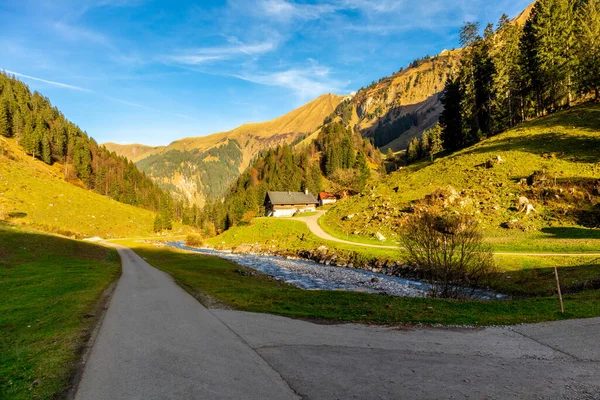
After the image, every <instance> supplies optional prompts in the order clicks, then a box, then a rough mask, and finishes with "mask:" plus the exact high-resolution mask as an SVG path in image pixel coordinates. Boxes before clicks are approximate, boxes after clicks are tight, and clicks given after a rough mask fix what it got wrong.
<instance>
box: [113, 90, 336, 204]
mask: <svg viewBox="0 0 600 400" xmlns="http://www.w3.org/2000/svg"><path fill="white" fill-rule="evenodd" d="M343 99H344V97H343V96H336V95H333V94H327V95H323V96H320V97H319V98H317V99H315V100H313V101H311V102H309V103H307V104H305V105H304V106H302V107H300V108H298V109H296V110H294V111H292V112H290V113H288V114H286V115H284V116H281V117H279V118H276V119H274V120H271V121H268V122H262V123H252V124H245V125H242V126H240V127H239V128H236V129H234V130H232V131H228V132H221V133H216V134H214V135H209V136H203V137H194V138H185V139H181V140H178V141H175V142H173V143H171V144H170V145H168V146H166V147H164V148H158V149H153V150H150V148H148V147H147V146H141V145H129V146H114V145H109V146H108V147H109V148H110V149H111V150H113V151H115V152H117V154H121V155H124V156H126V157H128V158H130V159H131V160H133V161H135V162H136V164H137V165H138V167H139V168H140V169H142V170H143V171H145V172H146V173H147V174H148V175H149V176H150V177H151V178H153V179H154V180H155V182H158V183H159V184H160V185H161V186H162V187H164V188H167V189H169V190H171V191H172V192H173V193H175V194H176V195H178V196H179V197H181V198H185V199H187V200H189V201H190V202H194V203H197V204H200V205H201V204H203V203H204V201H205V200H206V199H207V198H214V197H217V196H220V195H222V194H223V193H225V191H226V190H227V189H229V187H230V185H231V184H232V183H233V181H234V180H235V179H236V178H237V177H238V176H239V175H240V174H241V173H242V172H243V171H244V170H245V169H246V168H247V167H248V165H250V162H251V161H252V159H254V158H255V157H256V156H257V155H258V154H259V153H260V152H261V151H262V150H265V149H268V148H272V147H275V146H277V145H281V144H292V143H294V142H296V141H299V140H301V139H302V138H303V137H305V136H308V135H310V134H312V133H313V132H315V131H316V130H318V129H319V127H320V126H321V125H322V124H323V120H324V119H325V118H326V117H327V116H328V115H330V114H331V113H332V112H333V111H334V110H335V109H336V107H337V106H338V104H340V102H341V101H342V100H343ZM144 151H145V152H146V153H145V154H143V155H141V154H142V152H144ZM134 157H135V158H134Z"/></svg>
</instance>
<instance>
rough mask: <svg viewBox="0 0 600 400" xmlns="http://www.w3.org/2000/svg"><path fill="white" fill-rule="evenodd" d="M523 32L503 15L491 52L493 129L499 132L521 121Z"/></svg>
mask: <svg viewBox="0 0 600 400" xmlns="http://www.w3.org/2000/svg"><path fill="white" fill-rule="evenodd" d="M521 35H522V29H521V27H520V26H518V25H517V24H513V23H511V21H510V20H509V18H508V16H507V15H506V14H504V15H502V17H501V18H500V21H499V22H498V29H497V31H496V35H495V40H494V42H495V44H494V46H493V47H492V48H491V53H490V58H491V60H492V63H493V64H494V73H493V75H492V93H493V94H492V103H491V114H492V131H493V132H495V133H497V132H502V131H504V130H506V129H508V128H511V127H513V126H514V125H515V124H516V123H517V122H519V121H520V117H519V116H520V114H521V113H520V102H519V88H520V86H521V82H522V79H521V70H520V63H519V61H520V57H521V51H520V47H519V43H520V40H521Z"/></svg>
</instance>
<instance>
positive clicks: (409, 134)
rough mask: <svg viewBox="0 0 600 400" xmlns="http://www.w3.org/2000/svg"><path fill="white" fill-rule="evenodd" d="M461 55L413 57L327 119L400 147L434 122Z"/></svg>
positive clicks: (378, 142) (380, 143) (377, 141)
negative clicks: (409, 61)
mask: <svg viewBox="0 0 600 400" xmlns="http://www.w3.org/2000/svg"><path fill="white" fill-rule="evenodd" d="M460 56H461V51H460V50H452V51H444V52H442V53H441V54H440V55H438V56H434V57H429V56H427V57H425V58H423V59H419V60H415V61H413V62H412V63H411V65H410V66H409V67H408V68H407V69H403V70H401V71H399V72H397V73H395V74H393V75H392V76H391V77H387V78H383V79H381V80H380V81H379V82H373V83H372V84H371V85H370V86H369V87H367V88H364V89H361V90H359V91H358V93H357V94H356V95H355V96H354V97H353V98H352V99H349V100H346V101H345V102H344V103H342V104H341V105H340V107H338V109H337V110H336V112H335V113H334V114H333V115H331V116H330V118H329V119H330V120H340V121H342V122H343V123H346V124H350V125H351V126H353V127H356V128H357V129H358V130H359V131H360V132H361V133H362V135H363V136H364V137H368V138H372V139H373V142H374V143H375V145H376V146H377V147H379V148H382V149H384V150H385V149H386V148H388V147H390V148H392V149H393V150H400V149H403V148H405V147H406V145H407V144H408V142H409V141H410V139H412V138H413V137H415V136H418V135H420V134H421V133H422V132H423V131H424V130H426V129H427V128H430V127H431V126H433V125H435V124H436V123H437V121H438V118H439V115H440V113H441V111H442V104H441V103H440V94H441V92H442V91H443V90H444V86H445V85H446V81H447V80H448V77H449V76H450V75H451V74H452V73H453V72H455V71H456V70H457V68H458V65H459V63H460Z"/></svg>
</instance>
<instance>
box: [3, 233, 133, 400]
mask: <svg viewBox="0 0 600 400" xmlns="http://www.w3.org/2000/svg"><path fill="white" fill-rule="evenodd" d="M120 268H121V263H120V259H119V256H118V254H117V252H116V251H115V250H112V249H107V248H104V247H101V246H97V245H93V244H89V243H85V242H80V241H75V240H70V239H65V238H62V237H58V236H52V235H48V234H43V233H40V232H37V231H32V230H29V229H25V228H22V227H15V226H10V225H7V224H2V223H0V293H2V295H0V398H1V399H14V400H19V399H51V398H56V397H57V396H58V394H59V393H61V392H62V391H63V390H65V389H66V388H67V387H68V385H69V381H70V379H71V377H72V374H73V373H74V372H75V369H76V366H77V362H78V360H79V357H80V353H81V350H82V347H83V346H84V344H85V341H86V340H87V337H88V335H89V333H90V330H91V329H92V328H93V326H94V324H95V323H96V321H97V316H96V304H97V302H98V300H99V299H100V296H101V294H102V292H103V291H104V290H105V289H106V288H107V287H108V286H109V284H110V283H111V282H113V281H114V280H115V279H116V278H117V277H118V276H119V274H120Z"/></svg>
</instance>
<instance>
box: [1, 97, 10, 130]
mask: <svg viewBox="0 0 600 400" xmlns="http://www.w3.org/2000/svg"><path fill="white" fill-rule="evenodd" d="M0 135H2V136H4V137H11V136H12V135H13V127H12V120H11V115H10V108H9V105H8V101H7V100H2V101H1V102H0Z"/></svg>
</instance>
